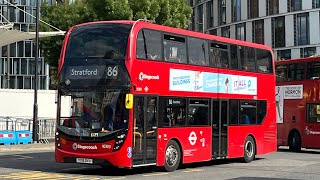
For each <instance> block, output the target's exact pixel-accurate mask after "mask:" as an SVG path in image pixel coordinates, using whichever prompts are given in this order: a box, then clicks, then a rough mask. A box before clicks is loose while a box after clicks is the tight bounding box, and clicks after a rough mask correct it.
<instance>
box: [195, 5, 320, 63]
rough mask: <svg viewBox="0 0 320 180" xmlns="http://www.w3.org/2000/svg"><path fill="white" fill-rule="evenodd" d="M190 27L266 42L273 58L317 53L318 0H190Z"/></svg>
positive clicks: (319, 52)
mask: <svg viewBox="0 0 320 180" xmlns="http://www.w3.org/2000/svg"><path fill="white" fill-rule="evenodd" d="M189 4H190V6H192V7H193V15H192V23H191V25H190V29H191V30H195V31H200V32H205V33H209V34H214V35H218V36H224V37H230V38H234V39H239V40H245V41H249V42H255V43H260V44H266V45H269V46H271V47H272V48H273V49H274V55H275V59H276V60H283V59H295V58H303V57H310V56H318V55H320V36H319V35H320V13H319V12H320V0H189Z"/></svg>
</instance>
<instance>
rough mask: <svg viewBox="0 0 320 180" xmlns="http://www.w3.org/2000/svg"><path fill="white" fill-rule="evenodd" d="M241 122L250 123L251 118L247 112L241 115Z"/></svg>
mask: <svg viewBox="0 0 320 180" xmlns="http://www.w3.org/2000/svg"><path fill="white" fill-rule="evenodd" d="M241 124H250V118H249V116H248V115H247V114H242V115H241Z"/></svg>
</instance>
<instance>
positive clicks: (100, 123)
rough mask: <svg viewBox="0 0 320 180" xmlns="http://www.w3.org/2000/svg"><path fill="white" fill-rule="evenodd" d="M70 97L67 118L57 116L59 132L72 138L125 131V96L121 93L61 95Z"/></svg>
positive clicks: (92, 92)
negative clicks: (69, 111) (68, 115)
mask: <svg viewBox="0 0 320 180" xmlns="http://www.w3.org/2000/svg"><path fill="white" fill-rule="evenodd" d="M62 95H64V96H71V101H72V103H71V107H65V108H68V109H63V108H62V109H61V111H68V110H69V108H71V116H70V117H61V119H60V123H61V124H60V126H59V128H60V130H62V131H63V132H65V133H67V134H69V135H74V136H90V134H91V133H97V132H102V133H107V134H109V133H112V132H115V131H118V130H122V129H127V128H128V115H129V114H128V113H129V111H128V110H127V109H126V108H125V93H122V92H121V91H116V90H113V91H101V92H95V91H82V92H68V93H63V94H62Z"/></svg>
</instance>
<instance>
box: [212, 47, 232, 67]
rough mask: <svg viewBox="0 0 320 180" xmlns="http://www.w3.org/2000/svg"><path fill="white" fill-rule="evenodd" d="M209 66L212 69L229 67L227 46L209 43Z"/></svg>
mask: <svg viewBox="0 0 320 180" xmlns="http://www.w3.org/2000/svg"><path fill="white" fill-rule="evenodd" d="M209 64H210V66H212V67H221V68H228V67H229V52H228V45H226V44H221V43H217V42H211V43H210V62H209Z"/></svg>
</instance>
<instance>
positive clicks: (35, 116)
mask: <svg viewBox="0 0 320 180" xmlns="http://www.w3.org/2000/svg"><path fill="white" fill-rule="evenodd" d="M39 25H40V4H39V0H36V54H35V63H34V69H35V74H34V77H35V78H34V104H33V132H32V138H33V142H37V143H38V142H39V134H38V132H39V126H38V60H39Z"/></svg>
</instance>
